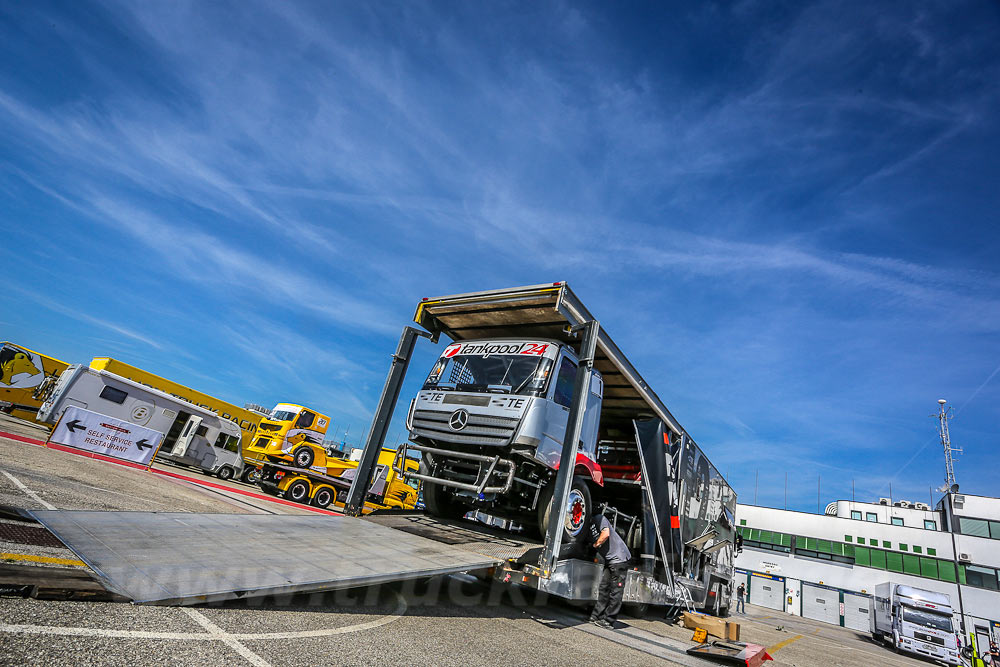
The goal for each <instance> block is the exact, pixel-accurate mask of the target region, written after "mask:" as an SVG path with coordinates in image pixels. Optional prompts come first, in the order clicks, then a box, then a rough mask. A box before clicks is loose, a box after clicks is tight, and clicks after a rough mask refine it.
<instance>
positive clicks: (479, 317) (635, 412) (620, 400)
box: [413, 282, 684, 435]
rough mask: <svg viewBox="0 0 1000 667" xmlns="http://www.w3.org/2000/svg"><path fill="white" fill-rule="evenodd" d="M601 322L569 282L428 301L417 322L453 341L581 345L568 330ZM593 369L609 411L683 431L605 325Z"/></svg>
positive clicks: (417, 316) (421, 305)
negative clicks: (514, 340) (537, 341)
mask: <svg viewBox="0 0 1000 667" xmlns="http://www.w3.org/2000/svg"><path fill="white" fill-rule="evenodd" d="M593 319H596V318H594V316H593V315H591V314H590V311H589V310H587V308H586V307H585V306H584V305H583V302H582V301H580V299H579V298H578V297H577V296H576V294H574V293H573V290H571V289H570V288H569V285H568V284H566V283H565V282H558V283H545V284H542V285H529V286H526V287H513V288H510V289H501V290H490V291H486V292H470V293H468V294H453V295H450V296H439V297H433V298H427V299H423V300H422V301H421V302H420V304H419V305H418V306H417V312H416V313H415V314H414V316H413V321H414V322H416V323H417V324H419V325H420V326H422V327H424V328H425V329H427V330H428V331H430V332H440V333H443V334H445V335H446V336H448V337H450V338H451V339H453V340H456V341H457V340H472V339H477V338H497V337H512V336H513V337H524V338H551V339H555V340H560V341H563V342H566V343H570V344H578V343H579V340H578V338H577V336H576V334H572V333H570V332H569V330H568V327H569V326H576V325H579V324H583V323H584V322H588V321H590V320H593ZM594 366H595V367H596V368H597V370H599V371H600V372H601V375H602V376H604V408H603V410H604V412H605V413H610V414H613V415H615V416H620V417H622V418H628V419H632V418H635V417H638V416H641V415H647V416H654V415H655V416H656V417H659V418H660V419H661V420H663V422H664V424H666V425H667V426H668V427H669V428H670V429H671V430H673V431H674V432H675V433H677V434H678V435H679V434H681V433H683V432H684V430H683V428H681V426H680V424H679V423H678V422H677V420H676V419H674V416H673V415H671V414H670V411H669V410H667V407H666V406H665V405H664V404H663V401H661V400H660V398H659V397H658V396H657V395H656V392H654V391H653V390H652V389H651V388H650V387H649V385H648V384H647V383H646V381H645V380H644V379H643V378H642V376H641V375H639V372H638V371H637V370H636V369H635V367H634V366H632V363H631V362H630V361H629V360H628V358H627V357H626V356H625V354H624V353H623V352H622V351H621V350H620V349H619V348H618V346H617V345H615V342H614V341H613V340H612V339H611V336H610V335H608V332H607V330H606V329H605V328H604V326H603V325H602V326H601V328H600V334H599V336H598V340H597V358H596V360H595V362H594Z"/></svg>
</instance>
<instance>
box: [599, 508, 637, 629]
mask: <svg viewBox="0 0 1000 667" xmlns="http://www.w3.org/2000/svg"><path fill="white" fill-rule="evenodd" d="M590 538H591V543H592V544H593V545H594V548H595V549H597V553H598V554H600V555H601V557H603V558H604V571H603V572H602V574H601V587H600V589H599V592H598V596H597V604H595V605H594V610H593V611H592V612H590V622H591V623H593V624H595V625H599V626H600V627H602V628H608V629H611V628H613V627H614V623H615V619H616V618H618V612H619V611H621V608H622V595H623V594H624V593H625V576H626V575H627V574H628V563H629V561H630V560H632V554H631V553H630V552H629V550H628V547H627V546H625V542H624V541H623V540H622V538H621V537H619V536H618V533H617V532H615V530H614V529H613V528H612V527H611V524H610V523H609V522H608V519H607V517H605V516H604V514H595V516H594V518H593V519H592V520H591V523H590Z"/></svg>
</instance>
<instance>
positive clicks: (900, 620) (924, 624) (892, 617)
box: [869, 583, 959, 665]
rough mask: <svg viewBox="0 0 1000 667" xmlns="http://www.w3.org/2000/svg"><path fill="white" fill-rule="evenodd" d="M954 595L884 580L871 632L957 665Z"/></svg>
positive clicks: (876, 599) (875, 599)
mask: <svg viewBox="0 0 1000 667" xmlns="http://www.w3.org/2000/svg"><path fill="white" fill-rule="evenodd" d="M952 614H953V610H952V608H951V599H950V598H949V597H948V596H947V595H946V594H944V593H937V592H935V591H927V590H923V589H920V588H914V587H913V586H905V585H902V584H893V583H884V584H879V585H878V586H876V587H875V596H874V597H873V598H872V601H871V614H870V615H869V617H870V618H871V632H872V637H873V638H874V639H875V640H876V641H879V640H880V641H883V642H891V646H892V647H893V648H894V649H896V650H897V651H905V652H907V653H913V654H915V655H921V656H924V657H928V658H931V659H934V660H941V661H944V662H947V663H948V664H949V665H957V664H958V663H959V659H958V639H957V637H956V635H955V628H954V623H953V621H952Z"/></svg>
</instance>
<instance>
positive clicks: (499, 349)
mask: <svg viewBox="0 0 1000 667" xmlns="http://www.w3.org/2000/svg"><path fill="white" fill-rule="evenodd" d="M548 349H549V344H548V343H452V344H451V345H449V346H448V347H446V348H445V349H444V354H443V355H442V356H443V357H444V358H445V359H450V358H451V357H454V356H455V355H456V354H474V355H477V356H481V357H489V356H491V355H494V354H525V355H533V356H537V357H540V356H542V355H543V354H545V351H546V350H548Z"/></svg>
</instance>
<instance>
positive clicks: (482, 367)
mask: <svg viewBox="0 0 1000 667" xmlns="http://www.w3.org/2000/svg"><path fill="white" fill-rule="evenodd" d="M551 370H552V360H551V359H549V358H547V357H533V356H524V355H516V354H510V355H501V354H497V355H490V356H488V357H483V356H478V355H473V354H457V355H455V356H453V357H441V358H440V359H438V362H437V363H436V364H435V365H434V368H433V370H431V373H430V375H428V376H427V381H426V382H425V383H424V387H423V388H424V389H454V390H458V391H483V392H486V391H489V392H496V393H504V394H536V393H538V392H540V391H544V390H545V386H546V381H547V380H548V378H549V372H550V371H551Z"/></svg>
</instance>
